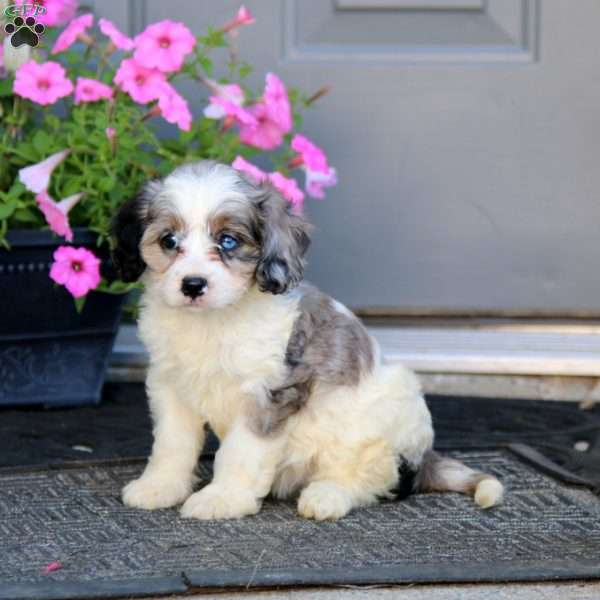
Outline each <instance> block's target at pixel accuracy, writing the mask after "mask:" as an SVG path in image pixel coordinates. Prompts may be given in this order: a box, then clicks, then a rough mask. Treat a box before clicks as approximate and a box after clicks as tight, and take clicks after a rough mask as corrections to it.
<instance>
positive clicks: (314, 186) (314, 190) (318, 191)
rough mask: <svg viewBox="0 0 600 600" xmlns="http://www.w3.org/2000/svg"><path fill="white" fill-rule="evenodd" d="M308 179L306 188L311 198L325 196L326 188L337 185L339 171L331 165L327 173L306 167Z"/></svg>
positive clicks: (305, 184)
mask: <svg viewBox="0 0 600 600" xmlns="http://www.w3.org/2000/svg"><path fill="white" fill-rule="evenodd" d="M305 174H306V181H305V183H304V188H305V189H306V193H307V194H308V195H309V196H310V197H311V198H325V188H326V187H333V186H334V185H337V182H338V180H337V171H336V170H335V169H334V168H333V167H329V171H328V172H327V173H320V172H319V171H310V170H309V169H305Z"/></svg>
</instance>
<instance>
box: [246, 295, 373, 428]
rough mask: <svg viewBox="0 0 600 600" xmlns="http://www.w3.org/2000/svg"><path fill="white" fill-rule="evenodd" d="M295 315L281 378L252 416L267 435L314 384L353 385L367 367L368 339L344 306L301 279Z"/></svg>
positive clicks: (370, 352) (304, 399) (299, 404)
mask: <svg viewBox="0 0 600 600" xmlns="http://www.w3.org/2000/svg"><path fill="white" fill-rule="evenodd" d="M299 293H300V294H301V298H300V301H299V303H298V317H297V318H296V321H295V323H294V327H293V329H292V333H291V335H290V338H289V340H288V344H287V349H286V354H285V362H286V365H287V367H288V375H287V377H286V380H285V382H284V383H283V384H282V385H281V386H279V387H278V388H276V389H273V390H271V391H270V398H269V404H268V406H267V408H266V410H263V411H262V412H260V413H257V415H256V416H255V418H254V427H255V429H256V430H257V432H258V433H260V434H263V435H264V434H269V433H272V432H274V431H277V429H278V428H279V427H280V426H281V425H282V424H283V423H284V421H285V420H286V419H287V418H288V417H289V416H290V415H293V414H294V413H296V412H298V411H299V410H301V409H302V407H303V406H304V405H305V404H306V403H307V402H308V400H309V398H310V396H311V394H312V391H313V389H314V386H315V385H317V384H319V383H324V384H328V385H336V386H353V385H357V384H358V383H359V382H360V379H361V377H362V376H363V375H364V374H366V373H368V372H370V371H371V369H372V368H373V363H374V351H373V342H372V340H371V338H370V337H369V334H368V333H367V331H366V329H365V328H364V326H363V324H362V323H361V322H360V321H359V319H358V318H356V317H355V316H354V315H353V314H352V313H351V312H350V311H348V310H347V309H345V308H344V307H342V306H341V305H338V304H337V303H336V302H335V301H334V300H332V299H331V298H329V297H328V296H326V295H325V294H322V293H321V292H319V291H318V290H317V289H316V288H314V287H312V286H311V285H309V284H302V285H301V287H300V289H299Z"/></svg>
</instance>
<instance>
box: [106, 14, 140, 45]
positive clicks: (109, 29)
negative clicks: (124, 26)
mask: <svg viewBox="0 0 600 600" xmlns="http://www.w3.org/2000/svg"><path fill="white" fill-rule="evenodd" d="M98 25H99V27H100V31H101V32H102V33H103V34H104V35H105V36H106V37H108V38H109V39H110V41H111V43H112V44H113V46H115V47H116V48H119V50H133V48H134V46H135V44H134V43H133V40H132V39H131V38H130V37H127V36H126V35H125V34H124V33H121V32H120V31H119V30H118V29H117V28H116V27H115V25H114V23H113V22H112V21H109V20H108V19H100V20H99V21H98Z"/></svg>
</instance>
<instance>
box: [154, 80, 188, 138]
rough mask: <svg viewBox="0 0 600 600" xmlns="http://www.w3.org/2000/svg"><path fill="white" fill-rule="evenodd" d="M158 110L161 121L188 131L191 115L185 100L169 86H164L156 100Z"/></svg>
mask: <svg viewBox="0 0 600 600" xmlns="http://www.w3.org/2000/svg"><path fill="white" fill-rule="evenodd" d="M158 108H159V110H160V114H161V115H162V117H163V119H165V120H166V121H168V122H169V123H174V124H175V125H177V126H178V127H179V129H183V131H189V130H190V129H191V127H192V113H191V112H190V109H189V106H188V103H187V101H186V100H185V98H183V97H182V96H180V95H179V94H178V93H177V90H176V89H175V88H174V87H173V86H171V85H170V84H168V83H167V84H165V88H164V92H163V94H162V95H161V97H160V98H159V99H158Z"/></svg>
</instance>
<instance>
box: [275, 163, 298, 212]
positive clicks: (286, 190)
mask: <svg viewBox="0 0 600 600" xmlns="http://www.w3.org/2000/svg"><path fill="white" fill-rule="evenodd" d="M269 181H270V182H271V183H272V184H273V187H274V188H275V189H276V190H277V191H279V192H280V193H281V195H282V196H283V197H284V198H286V199H287V200H289V201H290V203H291V204H292V206H293V207H294V208H295V209H296V210H298V211H299V210H301V209H302V203H303V202H304V194H303V193H302V190H301V189H300V188H299V187H298V183H297V182H296V180H295V179H291V178H289V177H285V176H284V175H282V174H281V173H280V172H279V171H275V172H274V173H269Z"/></svg>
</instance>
